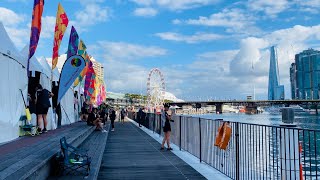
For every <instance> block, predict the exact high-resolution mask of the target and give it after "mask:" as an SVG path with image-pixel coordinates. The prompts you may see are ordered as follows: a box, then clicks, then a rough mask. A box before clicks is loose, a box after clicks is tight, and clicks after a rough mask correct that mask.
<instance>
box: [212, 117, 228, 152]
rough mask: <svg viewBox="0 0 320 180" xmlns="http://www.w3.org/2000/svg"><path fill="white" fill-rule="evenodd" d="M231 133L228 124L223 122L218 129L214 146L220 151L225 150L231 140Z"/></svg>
mask: <svg viewBox="0 0 320 180" xmlns="http://www.w3.org/2000/svg"><path fill="white" fill-rule="evenodd" d="M231 133H232V129H231V127H230V125H229V123H228V122H224V123H223V124H222V125H220V127H219V129H218V133H217V135H216V141H215V143H214V145H215V146H217V147H219V148H220V149H223V150H226V149H227V147H228V144H229V141H230V138H231Z"/></svg>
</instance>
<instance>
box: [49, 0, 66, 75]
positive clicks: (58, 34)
mask: <svg viewBox="0 0 320 180" xmlns="http://www.w3.org/2000/svg"><path fill="white" fill-rule="evenodd" d="M68 23H69V20H68V17H67V14H66V13H65V12H64V9H63V7H62V6H61V4H60V3H59V5H58V11H57V17H56V26H55V28H54V41H53V54H52V69H54V68H55V67H56V66H57V63H58V56H59V47H60V43H61V41H62V38H63V35H64V32H65V31H66V29H67V26H68Z"/></svg>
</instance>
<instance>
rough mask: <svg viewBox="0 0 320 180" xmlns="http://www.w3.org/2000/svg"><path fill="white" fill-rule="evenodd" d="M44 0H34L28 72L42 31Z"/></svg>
mask: <svg viewBox="0 0 320 180" xmlns="http://www.w3.org/2000/svg"><path fill="white" fill-rule="evenodd" d="M43 6H44V0H34V5H33V12H32V22H31V34H30V45H29V57H28V68H27V69H28V72H29V61H30V58H31V57H32V56H33V55H34V53H35V52H36V49H37V46H38V42H39V38H40V33H41V17H42V12H43Z"/></svg>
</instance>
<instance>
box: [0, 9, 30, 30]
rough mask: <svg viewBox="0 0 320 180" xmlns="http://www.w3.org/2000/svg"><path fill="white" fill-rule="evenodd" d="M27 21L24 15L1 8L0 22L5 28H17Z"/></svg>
mask: <svg viewBox="0 0 320 180" xmlns="http://www.w3.org/2000/svg"><path fill="white" fill-rule="evenodd" d="M24 20H25V18H24V15H22V14H17V13H15V12H14V11H12V10H10V9H7V8H3V7H0V21H1V22H2V23H3V24H4V25H5V26H17V25H18V24H20V23H22V22H23V21H24Z"/></svg>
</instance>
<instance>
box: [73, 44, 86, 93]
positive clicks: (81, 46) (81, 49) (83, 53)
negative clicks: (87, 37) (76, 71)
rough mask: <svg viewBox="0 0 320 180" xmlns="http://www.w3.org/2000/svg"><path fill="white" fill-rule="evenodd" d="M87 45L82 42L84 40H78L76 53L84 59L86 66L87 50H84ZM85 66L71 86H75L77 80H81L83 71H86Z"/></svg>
mask: <svg viewBox="0 0 320 180" xmlns="http://www.w3.org/2000/svg"><path fill="white" fill-rule="evenodd" d="M86 49H87V47H86V45H85V44H84V42H83V41H82V40H80V43H79V47H78V55H80V56H82V57H83V58H84V59H85V61H86V67H87V65H88V60H87V51H86ZM86 67H85V68H84V69H83V70H82V71H81V73H80V75H79V77H78V78H77V79H76V80H75V81H74V84H73V86H74V87H76V86H77V85H78V84H79V82H81V81H82V79H83V77H84V75H85V73H86Z"/></svg>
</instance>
